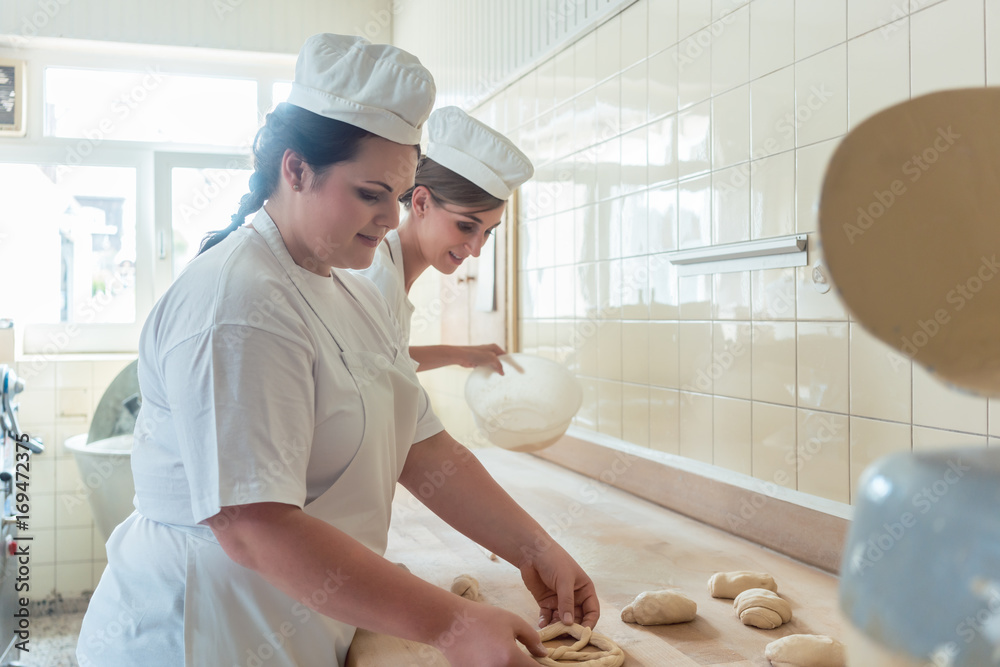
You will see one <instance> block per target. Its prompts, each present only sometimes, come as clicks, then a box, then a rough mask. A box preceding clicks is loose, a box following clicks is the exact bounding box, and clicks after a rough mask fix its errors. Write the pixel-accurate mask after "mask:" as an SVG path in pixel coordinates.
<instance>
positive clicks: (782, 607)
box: [733, 588, 792, 630]
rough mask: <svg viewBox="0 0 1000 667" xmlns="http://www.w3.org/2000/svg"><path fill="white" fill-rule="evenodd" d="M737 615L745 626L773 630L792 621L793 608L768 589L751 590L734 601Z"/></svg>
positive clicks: (744, 592)
mask: <svg viewBox="0 0 1000 667" xmlns="http://www.w3.org/2000/svg"><path fill="white" fill-rule="evenodd" d="M733 608H734V609H736V615H737V616H739V617H740V620H741V621H743V625H752V626H754V627H755V628H762V629H764V630H773V629H774V628H776V627H778V626H780V625H781V624H782V623H788V621H790V620H792V607H791V606H790V605H789V604H788V602H786V601H785V600H783V599H781V598H780V597H778V594H777V593H774V592H773V591H769V590H767V589H766V588H749V589H747V590H745V591H743V592H742V593H740V594H739V595H737V596H736V599H735V600H733Z"/></svg>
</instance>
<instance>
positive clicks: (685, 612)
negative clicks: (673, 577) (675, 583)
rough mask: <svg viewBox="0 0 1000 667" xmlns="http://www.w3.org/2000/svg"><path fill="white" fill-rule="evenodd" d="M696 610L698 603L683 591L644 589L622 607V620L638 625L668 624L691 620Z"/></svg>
mask: <svg viewBox="0 0 1000 667" xmlns="http://www.w3.org/2000/svg"><path fill="white" fill-rule="evenodd" d="M697 612H698V605H697V604H696V603H695V601H694V600H692V599H691V598H689V597H688V596H686V595H684V594H683V593H678V592H677V591H646V592H645V593H639V595H638V596H636V598H635V600H633V601H632V604H630V605H628V606H627V607H625V608H624V609H622V620H623V621H625V622H626V623H638V624H639V625H668V624H670V623H686V622H688V621H693V620H694V617H695V614H696V613H697Z"/></svg>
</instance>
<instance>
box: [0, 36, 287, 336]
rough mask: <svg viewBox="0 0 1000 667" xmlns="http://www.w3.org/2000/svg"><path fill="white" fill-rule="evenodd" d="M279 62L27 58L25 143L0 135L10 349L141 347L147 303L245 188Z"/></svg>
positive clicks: (278, 91) (225, 218)
mask: <svg viewBox="0 0 1000 667" xmlns="http://www.w3.org/2000/svg"><path fill="white" fill-rule="evenodd" d="M281 58H284V57H283V56H282V57H280V58H278V59H277V60H276V61H274V62H269V63H267V64H266V65H259V64H254V63H251V64H248V65H247V66H246V67H242V68H240V67H234V66H233V65H232V64H231V62H227V63H224V64H223V65H222V66H219V67H217V68H216V69H218V72H213V71H212V70H213V66H212V65H211V64H208V65H202V66H200V67H196V66H194V65H192V64H191V63H190V62H181V64H180V66H178V67H176V69H177V70H178V71H172V70H171V65H170V63H169V62H168V63H167V64H162V63H156V64H150V63H149V62H145V63H144V62H142V59H139V60H138V62H136V63H134V66H132V67H126V66H122V67H121V68H118V67H109V66H108V59H106V58H105V59H103V60H102V61H101V65H103V66H95V67H88V66H86V63H84V64H83V65H82V66H81V65H79V64H78V63H77V59H76V58H72V57H69V58H67V57H65V54H61V55H57V56H56V57H52V56H48V57H43V58H40V59H39V60H41V61H42V62H35V63H32V60H31V59H28V62H29V76H28V80H29V82H30V81H32V80H35V81H38V82H39V83H41V84H42V85H41V86H40V87H41V88H42V94H41V96H40V97H41V104H40V105H39V106H38V108H34V109H33V108H31V107H30V106H29V109H28V136H27V137H26V139H25V140H21V141H20V142H18V140H15V139H6V138H4V139H0V266H3V267H4V268H5V273H6V274H7V277H6V279H5V281H4V287H3V290H2V297H0V318H10V319H13V320H14V323H15V327H16V328H17V329H18V330H19V334H20V335H19V338H20V340H21V342H22V346H21V349H19V350H18V352H19V354H26V355H56V354H63V353H91V352H95V353H96V352H135V351H136V350H137V344H138V336H139V332H140V330H141V326H142V323H143V322H144V320H145V318H146V315H147V314H148V312H149V309H150V308H151V307H152V304H153V303H154V301H155V299H156V298H158V297H159V295H161V294H162V293H163V292H164V291H165V290H166V288H167V287H168V286H169V284H170V282H171V281H172V280H173V279H174V277H175V276H176V275H177V274H178V273H179V272H180V271H181V270H183V267H184V266H186V264H187V263H188V262H189V261H190V260H191V259H192V258H193V257H194V255H195V254H196V253H197V249H198V246H199V244H200V242H201V239H202V237H203V236H204V235H205V234H206V233H207V232H209V231H212V230H216V229H221V228H223V227H225V226H226V225H228V224H229V222H230V216H231V215H232V214H233V213H235V212H236V210H237V207H238V205H239V200H240V198H241V197H242V196H243V195H245V194H246V193H247V190H248V188H247V183H248V179H249V177H250V174H251V173H252V167H251V158H250V155H249V148H250V146H251V144H252V140H253V136H254V134H255V133H256V131H257V128H258V126H259V123H260V117H261V115H262V113H263V112H266V111H267V110H268V109H271V108H273V106H274V104H275V103H276V102H277V101H280V100H282V99H284V97H285V96H287V92H288V89H289V87H290V85H289V84H288V82H287V78H288V74H289V73H290V70H291V69H292V64H293V62H294V57H293V56H289V57H287V58H284V60H283V61H282V60H281ZM84 60H86V59H84ZM98 60H100V59H98ZM275 62H277V63H278V64H275ZM128 64H129V65H133V63H128ZM192 70H200V71H192ZM234 70H236V71H235V72H234ZM32 75H33V77H32ZM261 110H263V112H262V111H261ZM13 277H16V279H12V278H13Z"/></svg>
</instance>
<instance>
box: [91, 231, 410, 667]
mask: <svg viewBox="0 0 1000 667" xmlns="http://www.w3.org/2000/svg"><path fill="white" fill-rule="evenodd" d="M259 220H260V219H259V218H258V219H257V220H255V228H256V229H257V231H258V232H259V233H260V234H261V235H262V236H263V238H264V239H265V240H266V242H267V244H268V246H269V247H270V248H271V251H272V252H273V253H274V255H275V256H276V257H277V258H278V261H279V262H280V263H281V265H282V267H283V268H284V269H285V271H286V272H287V273H288V275H289V277H290V278H291V279H292V282H293V283H294V284H295V286H296V287H297V289H298V290H299V291H300V292H301V294H302V295H303V297H304V298H305V299H306V301H308V302H310V303H316V302H317V301H316V300H317V299H318V298H319V297H318V296H317V295H316V294H315V293H314V292H313V291H312V290H311V289H310V287H309V285H308V283H307V282H306V281H304V280H302V279H301V277H300V276H298V272H297V270H296V268H295V266H294V264H292V259H291V257H290V256H289V255H288V254H287V251H286V250H285V248H284V244H283V243H282V240H281V236H280V234H279V232H278V230H277V228H276V227H275V226H274V225H273V223H271V221H270V220H267V221H266V222H265V224H261V225H260V226H257V225H258V224H259ZM333 279H335V280H338V281H339V279H338V278H336V275H335V277H334V278H333ZM341 284H342V287H343V288H344V289H347V287H346V286H345V285H343V283H341ZM354 296H355V298H356V299H357V295H354ZM359 303H361V304H362V306H363V305H364V302H363V301H359ZM314 310H316V311H317V314H318V315H320V313H325V312H326V310H325V309H322V308H321V309H314ZM320 317H321V319H322V320H323V323H324V325H325V326H326V328H327V330H328V331H329V334H330V335H331V336H332V337H333V339H334V341H335V342H336V343H337V347H339V348H340V349H341V355H342V359H343V362H344V364H345V365H346V367H347V369H348V370H349V372H350V374H351V376H352V377H353V379H354V381H355V383H356V385H357V388H358V391H359V393H360V395H361V401H362V405H363V410H364V434H363V436H362V440H361V446H360V448H359V449H358V451H357V453H356V455H355V457H354V459H353V460H352V461H351V463H350V465H349V466H348V467H347V469H346V470H345V471H344V472H343V474H342V475H341V476H340V477H339V478H338V479H337V481H336V482H335V483H334V485H333V486H331V487H330V488H329V489H328V490H327V491H325V492H324V493H323V494H321V495H320V496H319V497H318V498H316V499H315V500H313V501H312V502H310V503H308V504H307V505H306V506H305V511H306V513H308V514H309V515H311V516H314V517H316V518H319V519H322V520H324V521H326V522H327V523H329V524H331V525H333V526H335V527H337V528H339V529H340V530H342V531H344V532H345V533H347V534H348V535H350V536H352V537H353V538H355V539H356V540H358V541H359V542H361V543H362V544H364V545H365V546H367V547H368V548H369V549H371V550H372V551H374V552H375V553H377V554H379V555H382V554H384V552H385V547H386V539H387V533H388V529H389V520H390V513H391V505H392V498H393V494H394V491H395V486H396V481H397V479H398V478H399V475H400V473H401V471H402V468H403V464H404V463H405V461H406V455H407V452H408V451H409V448H410V444H411V443H412V442H413V437H414V435H415V432H416V423H417V409H418V396H419V392H420V391H421V390H420V387H419V384H418V383H417V381H416V378H415V376H414V374H413V371H412V367H411V366H410V361H409V358H408V355H407V354H406V353H405V348H404V349H403V350H402V351H398V352H396V353H395V355H394V356H395V358H394V359H392V360H390V359H389V358H388V357H386V356H383V355H381V354H378V353H374V352H354V351H351V350H345V349H344V347H343V345H342V343H341V341H342V340H344V337H343V336H342V335H341V334H340V332H339V331H338V329H337V327H336V322H334V321H332V320H331V318H329V317H324V316H323V315H320ZM135 521H143V522H146V523H147V524H153V525H154V526H156V527H157V528H155V529H154V530H167V531H169V532H170V533H172V534H173V535H172V536H171V540H170V541H174V542H176V541H177V539H180V540H181V541H183V542H184V546H183V547H182V549H183V551H186V562H185V563H184V564H183V567H184V570H185V571H184V573H183V575H182V576H183V577H184V600H183V644H184V665H185V667H223V666H226V667H229V666H233V667H235V666H237V665H238V666H240V667H265V666H266V667H332V666H334V665H343V663H344V660H345V657H346V654H347V650H348V648H349V646H350V642H351V639H352V638H353V636H354V630H355V628H354V627H353V626H350V625H347V624H344V623H341V622H339V621H335V620H333V619H331V618H329V617H326V616H323V615H321V614H319V613H317V612H315V611H313V610H312V609H310V608H309V606H308V604H307V603H310V600H309V599H306V600H295V599H292V598H290V597H289V596H287V595H285V594H284V593H283V592H281V591H279V590H278V589H277V588H274V587H273V586H271V585H270V584H269V583H267V582H266V581H265V580H264V579H263V578H262V577H261V576H260V575H258V574H257V573H256V572H254V571H252V570H249V569H246V568H244V567H242V566H240V565H237V564H236V563H235V562H233V561H232V560H231V559H230V558H229V557H228V556H227V555H226V554H225V552H224V551H223V550H222V547H221V546H219V544H218V542H217V541H216V540H215V537H214V535H213V533H212V532H211V530H210V529H208V528H207V527H204V526H194V527H188V526H169V527H167V526H166V524H160V523H156V522H153V521H151V520H149V519H146V518H144V517H142V516H141V515H139V514H138V513H134V514H133V515H132V516H131V517H130V518H129V519H128V520H126V522H125V523H124V524H123V525H122V526H120V527H119V529H118V530H117V531H116V532H118V533H122V534H125V533H127V532H128V531H127V530H124V531H123V529H124V528H127V527H128V526H129V524H131V523H133V522H135ZM115 537H116V536H112V539H111V540H110V541H109V545H108V550H109V557H110V558H112V559H113V556H112V552H114V551H118V553H117V554H115V555H117V556H118V557H119V558H120V559H122V560H131V561H132V562H133V563H134V562H135V559H136V558H141V557H142V554H138V553H135V552H134V550H133V552H132V553H128V549H127V548H125V549H124V550H123V551H119V550H118V549H116V547H117V546H118V545H116V544H115V542H116V541H117V542H122V541H123V540H115ZM126 539H127V538H126ZM164 544H165V546H166V543H164ZM147 557H148V556H147ZM140 562H141V561H140ZM331 563H334V564H335V563H336V555H335V554H331ZM344 578H345V573H342V572H340V571H338V570H337V568H336V565H333V566H332V567H331V571H328V573H327V578H326V581H325V583H324V585H323V587H322V588H318V589H317V590H315V591H313V593H312V600H311V603H313V604H322V603H323V602H324V601H325V600H326V599H327V598H328V597H332V596H334V595H336V590H337V587H338V584H339V583H340V582H341V581H343V580H344ZM151 583H152V582H151ZM111 585H113V584H111ZM123 593H125V592H123ZM128 593H131V595H139V596H140V597H141V591H135V590H132V591H128ZM120 597H121V598H122V599H123V600H124V599H125V598H127V597H128V594H127V593H125V594H123V595H121V596H120ZM126 604H127V602H126ZM139 615H141V612H140V614H139ZM93 620H94V622H95V624H96V623H100V622H101V615H97V617H96V618H94V619H93ZM153 631H154V632H155V631H156V630H155V629H153ZM164 631H165V632H172V631H173V630H171V629H169V628H168V629H164ZM178 639H179V638H178ZM81 646H82V643H81ZM109 657H111V656H109V655H107V654H105V655H104V658H105V660H102V661H101V662H100V663H99V664H101V665H102V667H105V666H107V665H111V664H114V665H118V664H119V662H108V661H106V659H107V658H109ZM81 658H83V659H82V660H81V666H82V667H86V666H87V665H88V664H91V661H90V660H89V659H88V658H87V655H86V653H85V652H84V651H83V650H82V648H81ZM95 659H96V657H95ZM143 660H144V662H143V664H144V665H150V667H152V666H153V665H160V664H162V665H163V667H175V665H174V664H170V662H171V661H170V660H167V661H166V662H162V663H160V662H155V661H154V662H149V661H148V659H147V658H146V657H145V656H144V658H143ZM121 664H122V665H126V664H127V665H129V666H131V665H134V664H138V663H136V662H135V661H134V660H132V661H127V662H122V663H121Z"/></svg>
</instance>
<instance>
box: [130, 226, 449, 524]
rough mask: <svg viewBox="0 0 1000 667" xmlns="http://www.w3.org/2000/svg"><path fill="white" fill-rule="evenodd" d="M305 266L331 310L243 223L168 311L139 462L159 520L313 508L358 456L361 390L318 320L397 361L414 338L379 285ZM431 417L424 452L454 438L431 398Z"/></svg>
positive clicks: (157, 340)
mask: <svg viewBox="0 0 1000 667" xmlns="http://www.w3.org/2000/svg"><path fill="white" fill-rule="evenodd" d="M258 215H263V216H266V215H267V214H266V213H265V212H264V211H263V210H262V211H261V213H259V214H258ZM268 222H269V221H268ZM295 268H296V269H298V270H300V271H301V272H302V278H303V279H305V280H307V281H308V282H309V285H310V287H311V289H312V290H313V292H315V293H316V294H317V295H319V296H320V297H321V299H320V300H319V302H318V303H312V302H309V301H307V300H306V299H305V298H304V297H303V296H302V294H300V293H299V291H298V290H297V289H296V288H295V286H294V284H293V283H292V282H291V280H290V279H289V278H288V276H287V274H286V273H285V271H284V269H283V268H282V267H281V265H280V264H279V263H278V261H277V259H276V258H275V256H274V255H273V253H272V252H271V250H270V249H269V247H268V245H267V243H266V242H265V241H264V239H263V238H262V237H261V236H260V234H259V233H258V232H257V231H255V230H254V229H252V228H249V227H242V228H240V229H238V230H236V231H235V232H233V233H232V234H231V235H230V236H229V238H227V239H226V241H225V242H224V243H223V244H220V245H219V246H218V247H217V248H215V249H213V250H212V252H209V253H205V254H204V255H202V256H200V257H198V258H197V259H196V260H194V261H193V262H192V263H191V264H190V265H189V266H188V267H187V268H186V269H185V270H184V272H183V273H182V274H181V275H180V276H179V277H178V278H177V280H176V281H175V282H174V284H173V285H172V286H171V287H170V289H168V290H167V292H166V294H164V296H163V297H162V298H161V299H160V300H159V302H157V304H156V306H154V308H153V311H152V312H151V313H150V315H149V318H148V319H147V321H146V324H145V326H144V327H143V332H142V337H141V339H140V364H139V383H140V390H141V392H142V397H143V405H142V410H141V411H140V413H139V418H138V421H137V423H136V431H135V433H136V437H135V445H134V449H133V454H132V469H133V475H134V478H135V488H136V507H137V509H138V510H139V511H140V513H142V514H143V515H145V516H146V517H148V518H150V519H153V520H155V521H160V522H163V523H168V524H177V525H190V526H193V525H195V524H197V523H199V522H202V521H204V520H205V519H207V518H209V517H211V516H213V515H215V514H217V513H218V512H219V511H220V509H221V508H222V507H225V506H228V505H239V504H246V503H254V502H268V501H270V502H281V503H288V504H293V505H298V506H300V507H301V506H303V505H305V504H306V503H308V502H310V501H311V500H313V499H315V498H317V497H318V496H319V495H321V494H322V493H323V492H324V491H326V490H327V489H328V488H329V487H330V486H331V485H333V484H334V483H336V481H337V479H338V477H339V476H340V475H341V473H343V471H344V470H345V469H346V468H347V466H348V464H349V463H350V462H351V460H352V459H353V457H354V455H355V453H356V452H357V451H358V447H359V446H360V443H361V438H362V435H363V428H364V421H363V420H364V415H363V410H362V406H361V400H360V395H359V393H358V388H357V386H356V384H355V380H354V379H353V378H352V377H351V375H350V373H349V372H348V371H347V368H346V367H345V365H344V362H343V361H342V359H341V354H340V347H338V345H337V343H336V342H335V341H334V339H333V337H332V336H331V334H330V332H329V331H328V330H327V329H326V327H325V326H324V325H323V323H322V321H321V320H320V317H319V315H318V314H317V312H318V311H319V309H326V310H327V311H329V313H330V314H329V315H327V318H328V319H332V320H333V321H335V322H336V324H337V328H338V330H339V337H340V338H342V340H341V341H340V342H341V344H343V345H344V347H345V349H350V350H353V351H368V352H374V353H378V354H382V355H385V356H386V358H387V360H388V361H389V362H390V363H391V360H392V359H393V358H395V355H396V354H397V353H399V351H400V343H399V341H400V340H401V338H400V334H399V332H398V330H397V328H396V323H395V321H394V317H393V316H392V315H391V313H390V311H389V309H388V307H387V304H386V302H385V300H384V299H383V297H382V296H381V295H380V293H379V291H378V290H377V289H376V288H375V286H374V285H373V284H372V283H371V282H370V281H368V280H367V279H366V278H363V277H361V276H357V275H354V274H352V273H351V272H349V271H346V270H338V269H334V274H335V278H323V277H321V276H318V275H316V274H313V273H310V272H308V271H306V270H305V269H301V267H297V266H296V267H295ZM403 340H405V339H403ZM418 413H419V414H418V418H417V429H416V434H415V436H414V439H413V442H419V441H421V440H424V439H426V438H428V437H430V436H432V435H434V434H436V433H438V432H440V431H441V430H443V426H442V425H441V422H440V421H439V420H438V419H437V417H436V416H435V414H434V412H433V410H432V409H431V407H430V402H429V401H428V399H427V395H426V393H425V392H423V391H422V390H421V395H420V398H419V407H418Z"/></svg>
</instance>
